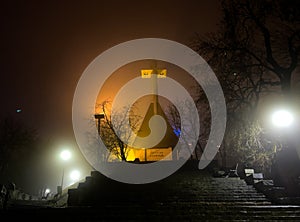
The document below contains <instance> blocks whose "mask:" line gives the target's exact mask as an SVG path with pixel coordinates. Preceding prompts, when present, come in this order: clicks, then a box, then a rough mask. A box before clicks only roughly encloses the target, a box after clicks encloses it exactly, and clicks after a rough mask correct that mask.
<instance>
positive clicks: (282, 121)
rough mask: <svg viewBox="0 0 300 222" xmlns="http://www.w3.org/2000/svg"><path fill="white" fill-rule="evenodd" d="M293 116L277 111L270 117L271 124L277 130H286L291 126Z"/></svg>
mask: <svg viewBox="0 0 300 222" xmlns="http://www.w3.org/2000/svg"><path fill="white" fill-rule="evenodd" d="M293 121H294V116H293V115H292V113H291V112H289V111H287V110H278V111H276V112H274V113H273V115H272V123H273V125H274V126H276V127H278V128H287V127H289V126H291V125H292V124H293Z"/></svg>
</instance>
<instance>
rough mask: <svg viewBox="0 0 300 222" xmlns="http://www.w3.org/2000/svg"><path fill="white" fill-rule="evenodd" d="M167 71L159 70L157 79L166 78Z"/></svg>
mask: <svg viewBox="0 0 300 222" xmlns="http://www.w3.org/2000/svg"><path fill="white" fill-rule="evenodd" d="M166 77H167V70H166V69H158V70H157V78H166Z"/></svg>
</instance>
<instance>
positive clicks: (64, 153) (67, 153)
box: [60, 150, 71, 160]
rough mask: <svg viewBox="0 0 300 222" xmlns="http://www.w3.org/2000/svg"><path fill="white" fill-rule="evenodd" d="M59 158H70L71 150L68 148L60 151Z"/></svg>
mask: <svg viewBox="0 0 300 222" xmlns="http://www.w3.org/2000/svg"><path fill="white" fill-rule="evenodd" d="M60 158H62V159H63V160H69V159H70V158H71V152H70V151H69V150H64V151H62V152H61V153H60Z"/></svg>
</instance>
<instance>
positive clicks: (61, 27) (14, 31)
mask: <svg viewBox="0 0 300 222" xmlns="http://www.w3.org/2000/svg"><path fill="white" fill-rule="evenodd" d="M219 12H220V4H219V2H218V1H217V0H210V1H199V0H195V1H179V0H176V1H174V0H173V1H163V2H162V1H6V2H5V3H3V2H2V3H1V6H0V21H1V37H0V38H1V51H0V52H1V59H0V64H1V66H0V73H1V82H0V90H1V93H0V100H1V109H0V118H1V119H3V118H5V117H7V116H12V117H14V118H18V119H22V121H23V122H25V123H26V124H27V125H29V126H30V127H32V128H34V129H36V130H37V132H38V134H39V136H40V138H42V139H44V140H47V141H50V143H51V144H52V146H55V147H56V148H57V149H59V148H60V147H63V146H71V147H73V149H75V150H76V149H78V148H77V147H76V142H75V138H74V133H73V128H72V100H73V95H74V92H75V88H76V85H77V82H78V80H79V78H80V76H81V75H82V73H83V71H84V70H85V68H86V67H87V66H88V65H89V63H90V62H91V61H92V60H93V59H94V58H95V57H97V56H98V55H99V54H101V53H102V52H103V51H105V50H107V49H109V48H110V47H112V46H114V45H116V44H119V43H122V42H125V41H129V40H133V39H137V38H149V37H154V38H166V39H170V40H174V41H177V42H180V43H182V44H186V45H190V44H191V42H192V39H193V38H194V37H195V33H198V34H200V35H206V34H207V33H208V32H212V31H214V30H216V28H217V23H218V22H219V20H220V18H219V17H218V15H219ZM124 78H126V77H124ZM18 109H21V112H17V110H18ZM54 162H55V161H54ZM49 175H50V174H49ZM55 183H57V182H55Z"/></svg>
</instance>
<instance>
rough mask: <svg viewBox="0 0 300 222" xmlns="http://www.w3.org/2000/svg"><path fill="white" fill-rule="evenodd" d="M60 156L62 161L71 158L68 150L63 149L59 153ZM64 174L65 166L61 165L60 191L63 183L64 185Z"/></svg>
mask: <svg viewBox="0 0 300 222" xmlns="http://www.w3.org/2000/svg"><path fill="white" fill-rule="evenodd" d="M60 158H61V159H62V160H63V161H68V160H69V159H70V158H71V152H70V151H69V150H63V151H62V152H61V153H60ZM64 176H65V166H63V171H62V177H61V191H60V192H61V193H62V190H63V185H64Z"/></svg>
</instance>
